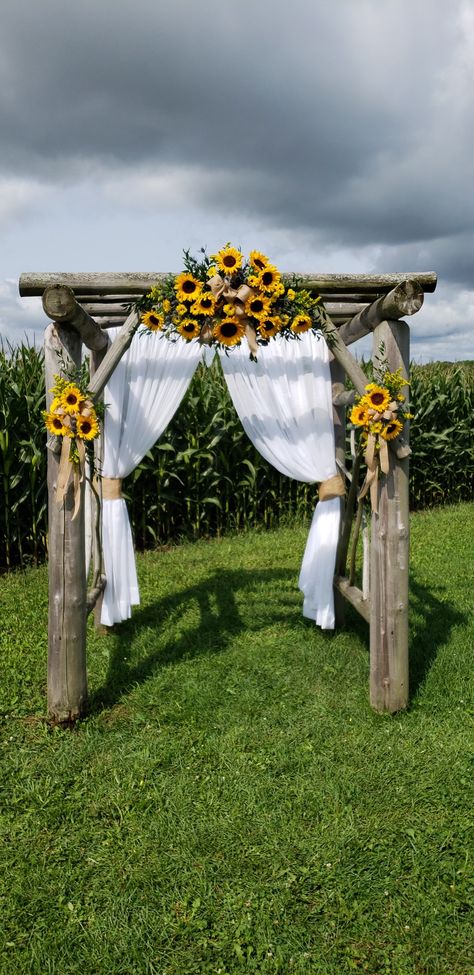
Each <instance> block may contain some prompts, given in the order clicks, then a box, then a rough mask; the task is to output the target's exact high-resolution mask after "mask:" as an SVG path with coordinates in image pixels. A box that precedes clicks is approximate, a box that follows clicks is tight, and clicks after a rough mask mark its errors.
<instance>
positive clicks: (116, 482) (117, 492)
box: [102, 477, 122, 501]
mask: <svg viewBox="0 0 474 975" xmlns="http://www.w3.org/2000/svg"><path fill="white" fill-rule="evenodd" d="M102 498H103V500H104V501H121V499H122V478H121V477H103V478H102Z"/></svg>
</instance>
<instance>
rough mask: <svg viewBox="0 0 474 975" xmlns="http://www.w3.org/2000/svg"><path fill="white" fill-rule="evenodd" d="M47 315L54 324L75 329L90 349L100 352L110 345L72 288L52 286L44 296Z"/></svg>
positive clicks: (43, 300)
mask: <svg viewBox="0 0 474 975" xmlns="http://www.w3.org/2000/svg"><path fill="white" fill-rule="evenodd" d="M42 302H43V308H44V311H45V314H46V315H47V316H48V318H51V319H52V321H53V322H56V323H57V324H61V325H63V326H65V325H69V326H71V327H72V328H75V329H76V331H77V332H78V333H79V335H80V336H81V338H82V341H83V342H84V344H85V345H86V346H87V348H88V349H94V350H95V351H99V350H100V349H104V348H106V346H107V345H108V341H109V340H108V338H107V335H105V334H104V332H103V331H102V329H100V328H99V326H98V325H97V324H96V322H95V321H94V319H93V318H91V316H90V315H88V314H87V312H86V311H84V309H83V308H82V306H81V305H80V304H79V303H78V302H77V301H76V298H75V296H74V292H73V291H72V290H71V288H69V287H66V286H65V285H61V284H51V285H49V286H48V287H47V288H45V290H44V292H43V295H42Z"/></svg>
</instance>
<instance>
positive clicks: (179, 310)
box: [176, 302, 188, 318]
mask: <svg viewBox="0 0 474 975" xmlns="http://www.w3.org/2000/svg"><path fill="white" fill-rule="evenodd" d="M176 314H177V315H179V317H180V318H182V317H183V315H187V314H188V309H187V308H186V305H183V303H182V302H180V304H179V305H176Z"/></svg>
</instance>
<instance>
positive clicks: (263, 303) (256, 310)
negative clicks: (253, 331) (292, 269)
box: [244, 295, 270, 322]
mask: <svg viewBox="0 0 474 975" xmlns="http://www.w3.org/2000/svg"><path fill="white" fill-rule="evenodd" d="M244 310H245V314H246V315H249V317H251V318H258V320H259V321H260V322H262V321H263V320H264V319H265V318H268V317H269V315H270V300H269V298H268V296H267V295H250V298H247V301H246V302H245V305H244Z"/></svg>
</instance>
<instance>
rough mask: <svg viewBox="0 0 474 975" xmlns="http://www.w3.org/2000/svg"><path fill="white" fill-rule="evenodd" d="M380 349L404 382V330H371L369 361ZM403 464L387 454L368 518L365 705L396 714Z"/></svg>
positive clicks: (403, 638) (404, 575) (403, 649)
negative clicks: (386, 468) (367, 684)
mask: <svg viewBox="0 0 474 975" xmlns="http://www.w3.org/2000/svg"><path fill="white" fill-rule="evenodd" d="M381 344H383V346H384V348H385V352H384V358H385V359H386V361H387V366H388V369H389V370H390V372H393V371H395V370H396V369H398V368H399V367H400V366H401V367H402V372H403V374H404V375H405V376H406V377H407V378H408V370H409V355H410V345H409V328H408V325H407V324H406V323H405V322H400V321H386V322H382V323H381V324H380V325H378V326H377V327H376V328H375V331H374V358H376V357H378V356H379V354H380V347H381ZM405 435H406V438H408V432H407V431H405ZM408 463H409V461H408V457H405V458H397V457H396V456H395V454H394V453H393V452H392V451H390V472H389V474H387V475H386V476H384V475H382V478H381V486H380V487H379V512H378V514H372V538H371V564H370V703H371V705H372V707H373V708H375V709H376V710H377V711H390V712H394V711H400V710H401V709H403V708H405V707H406V706H407V703H408V561H409V503H408Z"/></svg>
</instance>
